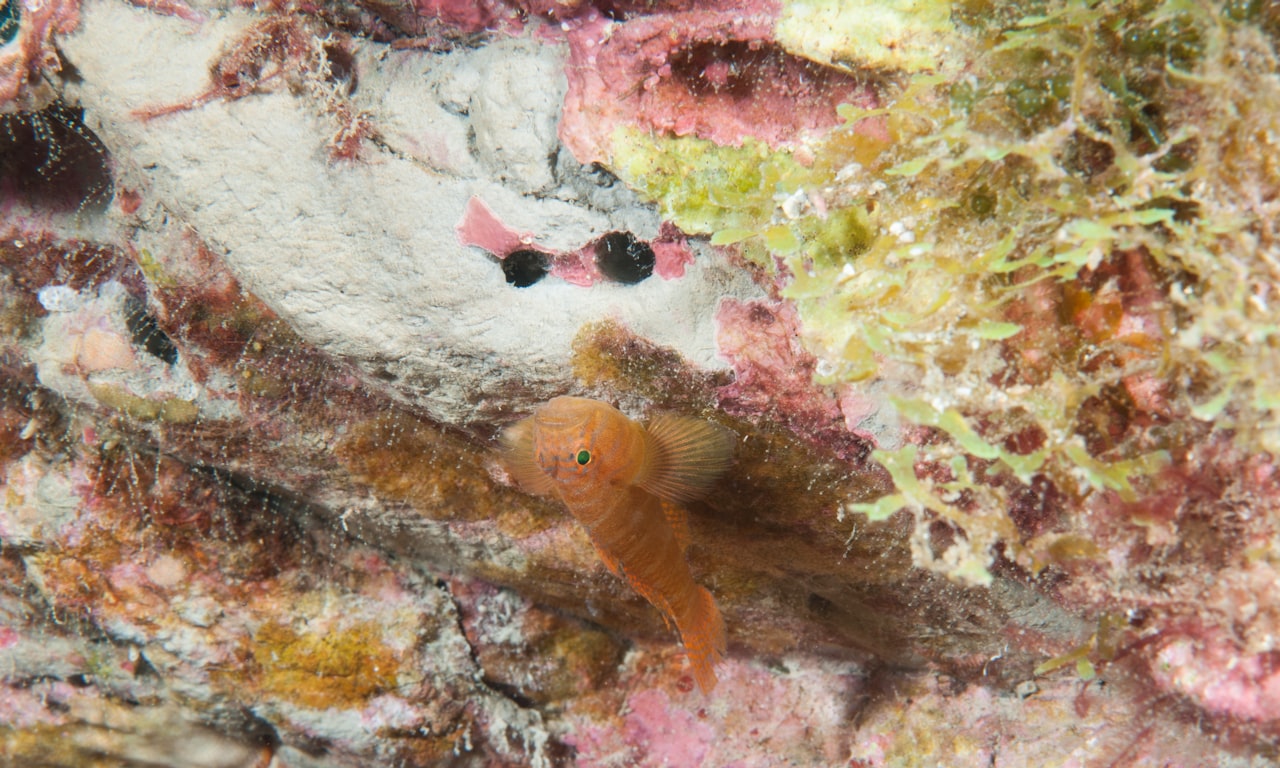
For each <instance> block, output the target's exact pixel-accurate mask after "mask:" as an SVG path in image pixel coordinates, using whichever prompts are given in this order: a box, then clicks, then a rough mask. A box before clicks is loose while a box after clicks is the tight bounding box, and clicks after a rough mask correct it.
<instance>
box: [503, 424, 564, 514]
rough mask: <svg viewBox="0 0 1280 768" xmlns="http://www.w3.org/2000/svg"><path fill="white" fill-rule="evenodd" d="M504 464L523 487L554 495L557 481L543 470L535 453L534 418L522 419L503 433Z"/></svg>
mask: <svg viewBox="0 0 1280 768" xmlns="http://www.w3.org/2000/svg"><path fill="white" fill-rule="evenodd" d="M502 465H503V466H504V467H506V469H507V472H509V473H510V474H511V477H512V478H513V479H514V480H515V481H516V484H518V485H519V486H520V487H521V488H523V489H524V490H526V491H528V492H529V493H536V494H538V495H540V496H553V495H554V493H555V483H554V482H553V481H552V480H551V478H550V477H548V476H547V473H545V472H543V471H542V467H541V466H539V465H538V460H537V458H536V457H535V456H534V455H533V419H532V418H528V419H521V420H520V421H517V422H516V423H515V424H512V425H511V426H509V427H507V428H506V430H505V431H504V432H503V433H502Z"/></svg>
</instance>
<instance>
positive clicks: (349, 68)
mask: <svg viewBox="0 0 1280 768" xmlns="http://www.w3.org/2000/svg"><path fill="white" fill-rule="evenodd" d="M324 58H325V60H326V61H327V62H329V77H328V80H329V82H331V83H335V84H340V85H344V86H345V90H346V94H347V95H348V96H350V95H351V94H353V93H355V92H356V57H355V55H354V54H352V53H351V51H349V50H347V49H346V48H345V47H343V46H342V45H340V44H339V43H336V42H330V43H328V44H326V45H325V46H324Z"/></svg>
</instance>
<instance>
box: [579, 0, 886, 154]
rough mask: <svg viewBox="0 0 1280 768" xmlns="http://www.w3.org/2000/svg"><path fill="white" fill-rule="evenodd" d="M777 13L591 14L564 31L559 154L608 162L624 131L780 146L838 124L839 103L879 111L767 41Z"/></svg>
mask: <svg viewBox="0 0 1280 768" xmlns="http://www.w3.org/2000/svg"><path fill="white" fill-rule="evenodd" d="M777 13H778V9H777V7H776V6H774V5H773V4H772V3H757V4H753V5H752V7H747V8H738V7H734V8H729V9H725V10H723V11H720V10H698V11H686V12H672V13H664V14H655V15H651V16H639V17H636V18H633V19H629V20H627V21H624V22H621V23H618V22H614V21H611V20H608V19H605V18H604V17H602V16H599V15H597V14H595V13H588V14H584V15H583V16H581V17H580V18H578V19H576V20H574V21H573V22H570V23H568V25H567V28H568V29H567V32H566V35H567V38H568V41H569V65H568V67H567V68H566V74H567V76H568V78H569V92H568V94H567V95H566V96H565V109H564V118H563V120H562V121H561V124H560V137H561V139H562V140H563V141H564V144H565V146H566V147H568V148H569V150H570V151H571V152H573V154H574V156H575V157H577V158H578V160H579V161H580V162H584V163H585V162H592V161H604V160H607V158H608V156H609V154H610V153H609V150H608V148H609V147H610V146H611V144H612V138H611V137H612V133H613V131H614V129H615V128H617V127H618V126H620V125H625V126H630V127H634V128H638V129H640V130H647V131H654V132H659V133H667V134H671V135H675V136H696V137H699V138H704V139H709V140H711V141H713V142H715V143H717V144H720V145H733V146H737V145H740V144H741V143H742V142H743V140H744V139H745V138H748V137H750V138H754V139H757V140H759V141H762V142H764V143H766V144H768V145H769V146H772V147H779V146H782V145H794V144H795V143H796V142H797V140H799V139H800V138H802V137H803V136H805V135H806V134H807V133H814V132H818V131H820V130H822V129H825V128H829V127H831V126H833V125H835V124H836V123H837V122H838V121H839V118H838V116H837V114H836V106H837V105H839V104H854V105H857V106H860V107H867V108H870V107H873V106H875V105H876V96H875V92H874V90H873V89H872V88H871V87H869V86H867V85H865V84H860V83H859V82H858V81H856V80H855V79H854V78H852V77H850V76H849V75H846V74H844V73H842V72H839V71H838V70H835V69H831V68H828V67H823V66H821V65H818V64H815V63H813V62H810V61H807V60H805V59H801V58H799V57H796V56H793V55H791V54H789V53H787V52H786V51H784V50H783V49H782V48H781V47H780V46H779V45H778V44H777V43H776V42H774V41H773V38H772V31H773V27H774V24H775V22H776V16H777Z"/></svg>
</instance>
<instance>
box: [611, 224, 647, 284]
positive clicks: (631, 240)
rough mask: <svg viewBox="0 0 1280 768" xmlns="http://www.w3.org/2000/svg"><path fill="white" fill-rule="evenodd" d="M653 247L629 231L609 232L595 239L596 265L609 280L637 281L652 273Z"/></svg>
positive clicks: (621, 281)
mask: <svg viewBox="0 0 1280 768" xmlns="http://www.w3.org/2000/svg"><path fill="white" fill-rule="evenodd" d="M654 259H655V257H654V255H653V249H652V248H650V247H649V244H648V243H645V242H642V241H640V240H637V239H636V236H635V235H633V234H631V233H630V232H610V233H609V234H607V235H605V236H604V237H602V238H600V239H599V240H597V241H596V266H598V267H600V271H601V272H603V273H604V276H605V277H607V278H609V279H610V280H614V281H616V282H619V283H627V284H631V283H638V282H640V281H641V280H643V279H645V278H646V277H648V276H649V275H652V274H653V263H654Z"/></svg>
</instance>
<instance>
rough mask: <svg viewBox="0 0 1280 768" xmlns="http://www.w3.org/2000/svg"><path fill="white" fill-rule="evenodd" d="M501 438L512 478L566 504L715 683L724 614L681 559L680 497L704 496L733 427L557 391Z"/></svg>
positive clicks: (699, 673)
mask: <svg viewBox="0 0 1280 768" xmlns="http://www.w3.org/2000/svg"><path fill="white" fill-rule="evenodd" d="M502 441H503V446H504V456H503V458H504V462H505V464H506V466H507V469H508V471H509V472H510V473H511V475H512V477H514V478H515V480H516V482H518V483H519V484H520V485H521V487H523V488H524V489H526V490H528V491H530V492H533V493H538V494H542V495H545V496H551V497H554V498H557V499H559V500H560V501H561V502H563V503H564V505H565V506H566V507H568V509H569V511H570V512H571V513H572V514H573V516H574V517H575V518H577V519H578V522H580V523H582V525H583V527H585V528H586V529H587V533H588V534H590V536H591V541H592V543H594V544H595V547H596V552H597V553H598V554H599V555H600V559H601V560H603V561H604V563H605V565H606V566H608V568H609V570H610V571H612V572H613V573H614V574H616V575H618V576H621V577H622V578H624V579H626V580H627V583H628V584H630V585H631V587H632V588H633V589H635V591H636V592H638V593H640V594H641V595H642V596H643V597H644V598H645V599H646V600H648V601H649V602H650V603H652V604H653V605H654V607H656V608H657V609H658V610H659V611H660V612H661V613H662V617H663V619H664V620H665V621H666V622H667V624H668V626H670V625H671V624H672V623H674V624H675V625H676V629H677V630H678V631H679V632H680V639H681V641H682V642H683V643H684V647H685V650H686V652H687V654H688V658H689V662H690V664H691V666H692V668H693V676H694V679H696V680H697V681H698V686H699V687H700V688H701V689H702V690H703V691H710V690H711V689H712V688H714V687H715V684H716V673H715V665H716V663H717V662H719V660H720V657H721V655H722V654H723V653H724V651H725V630H724V619H722V618H721V616H720V609H719V608H717V607H716V602H715V598H713V597H712V596H711V593H710V592H708V591H707V590H706V588H704V587H702V586H700V585H699V584H698V583H697V582H695V581H694V580H693V575H692V574H691V573H690V572H689V566H688V564H687V563H686V562H685V549H686V548H687V547H688V545H689V525H688V519H687V516H686V512H685V510H684V507H682V506H680V504H681V502H685V501H690V500H692V499H696V498H698V497H700V496H702V495H703V494H705V493H706V491H707V489H708V488H709V487H710V485H711V484H712V483H713V482H714V481H715V479H716V478H717V477H719V476H720V475H721V474H722V473H723V472H724V471H725V470H726V469H727V468H728V467H729V464H730V461H731V459H732V456H733V440H732V436H731V433H729V432H728V431H727V430H724V429H721V428H720V427H718V426H716V425H714V424H711V423H709V422H706V421H702V420H700V419H690V418H684V417H678V416H658V417H657V418H655V419H653V420H651V421H650V422H649V423H648V424H647V425H642V424H640V423H639V422H636V421H632V420H631V419H629V418H627V417H626V416H625V415H623V414H622V412H621V411H619V410H617V409H616V408H614V407H612V406H610V405H608V404H606V403H602V402H600V401H598V400H589V399H586V398H581V397H557V398H554V399H552V400H551V401H550V402H548V403H547V404H546V405H543V406H542V407H541V408H539V409H538V410H537V411H535V412H534V414H533V416H531V417H529V418H527V419H524V420H523V421H520V422H517V423H516V424H514V425H512V426H511V427H509V428H508V429H507V431H506V432H505V433H504V434H503V438H502Z"/></svg>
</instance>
